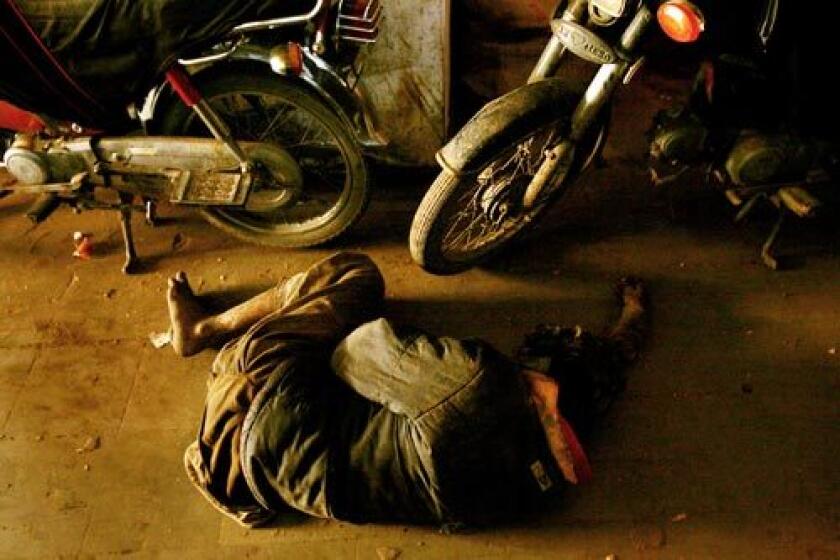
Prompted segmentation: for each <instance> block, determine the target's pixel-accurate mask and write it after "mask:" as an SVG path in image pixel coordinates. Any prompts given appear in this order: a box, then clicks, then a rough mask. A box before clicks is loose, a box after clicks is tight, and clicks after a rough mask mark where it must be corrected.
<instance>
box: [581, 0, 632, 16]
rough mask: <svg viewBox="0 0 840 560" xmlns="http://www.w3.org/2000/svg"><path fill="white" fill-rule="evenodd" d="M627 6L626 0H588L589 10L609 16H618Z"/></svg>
mask: <svg viewBox="0 0 840 560" xmlns="http://www.w3.org/2000/svg"><path fill="white" fill-rule="evenodd" d="M626 7H627V0H590V1H589V8H590V10H593V9H594V10H595V11H596V12H597V13H598V14H600V15H601V16H602V17H603V16H609V17H611V18H620V17H621V16H622V15H624V9H625V8H626Z"/></svg>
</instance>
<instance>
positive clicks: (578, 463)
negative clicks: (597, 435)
mask: <svg viewBox="0 0 840 560" xmlns="http://www.w3.org/2000/svg"><path fill="white" fill-rule="evenodd" d="M560 429H561V430H562V431H563V437H564V438H565V439H566V443H567V444H569V451H571V453H572V461H574V464H575V474H576V475H577V478H578V483H579V484H586V483H588V482H592V466H591V465H590V464H589V458H588V457H587V456H586V452H585V451H584V450H583V446H582V445H581V444H580V440H578V438H577V435H576V434H575V431H574V430H573V429H572V427H571V426H570V425H569V423H568V422H566V419H565V418H563V417H562V416H561V417H560Z"/></svg>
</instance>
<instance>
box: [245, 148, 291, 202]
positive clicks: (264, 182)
mask: <svg viewBox="0 0 840 560" xmlns="http://www.w3.org/2000/svg"><path fill="white" fill-rule="evenodd" d="M248 156H249V158H250V159H251V161H253V162H254V166H253V170H252V173H253V176H254V182H253V186H252V187H251V192H250V193H249V194H248V198H247V199H246V201H245V209H246V210H248V211H249V212H255V213H260V214H263V213H269V212H275V211H277V210H282V209H283V208H288V207H289V206H292V205H293V204H295V202H297V201H298V199H299V198H300V195H301V193H302V192H303V173H302V172H301V169H300V166H299V165H298V164H297V162H296V161H295V160H294V158H293V157H292V156H291V155H290V154H289V153H288V152H287V151H286V150H283V149H282V148H279V147H277V146H274V145H265V144H263V145H259V146H256V147H255V148H254V149H252V150H250V151H249V153H248Z"/></svg>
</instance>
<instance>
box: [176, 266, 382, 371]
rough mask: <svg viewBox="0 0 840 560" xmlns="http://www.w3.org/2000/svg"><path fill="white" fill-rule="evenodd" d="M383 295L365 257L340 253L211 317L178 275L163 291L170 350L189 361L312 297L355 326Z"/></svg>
mask: <svg viewBox="0 0 840 560" xmlns="http://www.w3.org/2000/svg"><path fill="white" fill-rule="evenodd" d="M343 276H345V277H343ZM339 284H340V285H341V289H340V290H338V289H337V288H338V285H339ZM383 290H384V287H383V283H382V278H381V275H379V273H378V271H376V269H375V266H374V265H373V264H372V263H371V262H370V260H369V259H367V257H364V256H362V255H357V254H352V253H339V254H337V255H334V256H333V257H330V258H328V259H326V260H324V261H321V262H320V263H318V264H316V265H315V266H313V267H311V268H310V269H309V270H308V271H306V272H303V273H300V274H297V275H295V276H293V277H291V278H289V279H288V280H286V281H285V282H283V283H281V284H280V285H279V286H276V287H273V288H270V289H268V290H266V291H264V292H262V293H260V294H258V295H256V296H254V297H253V298H251V299H249V300H248V301H246V302H244V303H242V304H240V305H237V306H235V307H232V308H230V309H228V310H226V311H224V312H222V313H219V314H216V315H213V314H210V313H209V312H207V311H206V310H205V309H204V308H203V307H202V306H201V304H200V303H199V302H198V300H197V299H196V297H195V294H194V293H193V291H192V288H191V287H190V285H189V281H188V280H187V276H186V274H185V273H183V272H178V273H177V274H176V275H175V276H173V277H172V278H170V279H169V290H168V292H167V302H168V304H169V317H170V322H171V327H172V347H173V349H174V350H175V352H176V353H177V354H179V355H180V356H191V355H193V354H196V353H198V352H200V351H202V350H204V349H205V348H206V347H208V346H210V345H212V344H213V343H216V342H223V341H225V339H229V338H230V337H232V336H234V335H236V334H240V333H243V332H245V331H246V330H248V329H249V328H250V327H252V326H253V325H255V324H256V323H257V322H259V321H260V320H261V319H264V318H265V317H267V316H269V315H271V314H272V313H276V312H279V311H282V310H284V309H285V310H287V311H291V309H292V308H295V307H300V306H301V305H303V304H304V303H305V302H306V301H309V300H312V299H314V297H316V296H326V297H329V298H330V300H331V303H334V304H337V305H336V312H337V313H338V314H340V315H342V317H340V318H339V320H340V321H341V322H344V323H351V324H352V323H354V322H357V323H358V322H361V321H362V318H367V316H368V315H370V314H369V313H366V312H367V311H369V308H370V307H371V306H374V307H377V306H378V300H381V298H382V292H383ZM360 305H361V306H363V307H364V309H361V308H360ZM363 316H364V317H363Z"/></svg>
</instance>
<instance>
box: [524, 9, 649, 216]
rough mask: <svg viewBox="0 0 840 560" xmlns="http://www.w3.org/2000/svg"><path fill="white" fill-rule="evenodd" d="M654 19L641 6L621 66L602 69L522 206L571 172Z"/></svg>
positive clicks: (625, 37)
mask: <svg viewBox="0 0 840 560" xmlns="http://www.w3.org/2000/svg"><path fill="white" fill-rule="evenodd" d="M567 13H568V11H567ZM564 17H565V15H564ZM652 18H653V15H652V13H651V11H650V10H649V9H648V8H647V7H646V6H645V5H644V4H642V5H641V7H640V8H639V11H638V12H636V15H635V16H634V17H633V19H632V21H631V22H630V23H629V25H628V26H627V29H625V30H624V33H623V34H622V35H621V39H620V41H619V45H618V48H617V49H616V50H617V52H618V54H619V55H620V56H621V57H622V58H621V59H620V60H619V61H618V62H614V63H611V64H602V65H601V67H600V68H599V69H598V72H597V73H596V74H595V77H594V78H593V79H592V82H590V84H589V87H587V88H586V91H585V92H584V94H583V97H582V99H581V100H580V102H579V103H578V105H577V107H575V110H574V112H573V113H572V118H571V128H570V131H569V136H568V138H566V139H565V140H564V141H562V142H560V143H559V144H557V145H556V146H554V147H553V148H552V149H550V150H548V152H547V153H546V157H545V160H544V161H543V163H542V165H540V168H539V169H538V170H537V173H536V174H535V175H534V178H533V179H532V180H531V182H530V184H529V185H528V188H527V190H526V191H525V195H524V197H523V200H522V204H523V206H524V207H525V208H526V209H530V208H532V207H533V206H534V204H536V202H537V201H538V200H540V199H541V195H542V192H543V190H544V189H545V188H546V186H548V185H551V184H554V183H556V182H557V181H561V180H563V175H564V174H565V172H566V171H568V169H569V167H570V165H571V162H572V161H573V159H574V156H575V147H576V145H577V143H578V142H579V141H580V140H581V138H583V136H584V135H585V134H586V132H587V131H588V130H589V128H590V127H591V126H592V124H593V123H594V122H595V120H596V119H597V117H598V115H599V114H600V112H601V110H602V109H603V108H604V105H606V103H607V102H608V101H609V100H610V99H611V98H612V95H613V93H614V92H615V90H616V88H617V87H618V84H619V83H621V82H622V81H623V80H624V79H625V76H627V75H628V73H629V72H631V70H632V69H633V68H634V67H635V66H636V65H635V62H636V60H634V59H633V56H632V55H630V53H632V52H634V51H635V49H636V47H637V46H638V44H639V42H640V40H641V39H642V36H643V35H644V32H645V31H646V30H647V28H648V25H650V22H651V20H652ZM555 37H556V36H555ZM553 39H554V37H553V38H552V40H553ZM550 48H551V47H550V45H549V47H546V51H545V52H544V53H543V54H544V55H545V54H546V53H547V52H548V51H549V50H550ZM563 51H565V49H563ZM561 54H562V53H561ZM538 66H539V64H538ZM535 71H536V69H535ZM532 77H533V74H532Z"/></svg>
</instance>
